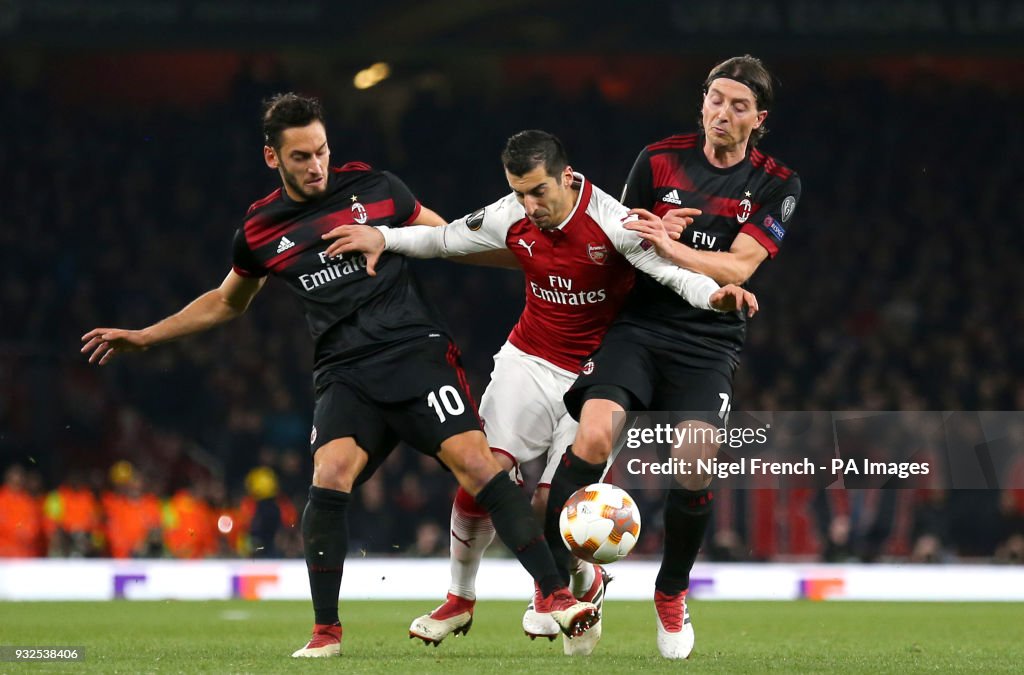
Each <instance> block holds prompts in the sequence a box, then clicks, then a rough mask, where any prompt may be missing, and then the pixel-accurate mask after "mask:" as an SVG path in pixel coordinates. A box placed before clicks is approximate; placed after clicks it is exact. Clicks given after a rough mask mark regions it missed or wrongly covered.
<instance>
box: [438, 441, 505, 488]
mask: <svg viewBox="0 0 1024 675" xmlns="http://www.w3.org/2000/svg"><path fill="white" fill-rule="evenodd" d="M438 456H439V457H440V458H441V461H443V462H444V463H445V465H446V466H447V467H448V468H449V469H451V470H452V473H454V474H455V478H456V479H458V481H459V485H461V486H462V487H463V488H464V489H465V490H466V491H467V492H469V493H470V494H471V495H473V496H476V493H477V492H479V491H480V489H481V488H483V486H484V485H486V484H487V482H488V481H490V480H491V479H492V478H494V476H495V475H496V474H498V473H501V472H502V466H501V465H500V464H499V463H498V460H497V459H495V457H494V454H492V453H491V449H490V447H488V445H487V441H486V439H485V438H484V435H483V434H482V433H480V432H479V431H475V432H473V431H470V432H466V433H464V434H458V435H457V436H452V437H451V438H449V439H448V440H446V441H445V442H444V443H442V444H441V451H440V452H439V453H438Z"/></svg>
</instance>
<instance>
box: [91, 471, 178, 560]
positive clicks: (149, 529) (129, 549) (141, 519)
mask: <svg viewBox="0 0 1024 675" xmlns="http://www.w3.org/2000/svg"><path fill="white" fill-rule="evenodd" d="M110 482H111V483H112V484H113V485H114V491H112V492H107V493H106V494H104V495H103V499H102V502H103V514H104V520H105V532H106V538H107V546H108V548H109V551H110V556H111V557H112V558H152V557H160V556H161V555H162V553H163V542H162V539H161V533H160V521H161V509H160V500H159V499H157V497H156V495H154V494H151V493H148V492H144V491H143V489H142V478H141V477H140V476H139V475H138V474H137V473H136V472H135V468H134V467H133V466H132V465H131V463H129V462H126V461H123V460H122V461H120V462H116V463H115V464H114V465H113V466H112V467H111V468H110Z"/></svg>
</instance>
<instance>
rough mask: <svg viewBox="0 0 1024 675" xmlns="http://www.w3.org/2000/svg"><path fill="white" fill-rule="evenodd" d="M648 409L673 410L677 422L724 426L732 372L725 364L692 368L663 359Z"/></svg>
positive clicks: (730, 407)
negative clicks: (693, 421)
mask: <svg viewBox="0 0 1024 675" xmlns="http://www.w3.org/2000/svg"><path fill="white" fill-rule="evenodd" d="M661 372H662V377H661V378H660V379H659V381H658V383H657V386H656V387H655V390H654V395H653V397H652V401H651V410H659V411H672V413H673V415H675V416H676V417H678V418H679V420H680V421H685V420H699V421H702V422H706V423H708V424H710V425H714V426H716V427H721V426H724V425H725V423H726V422H727V421H728V414H729V411H730V410H732V372H731V368H730V367H729V366H728V365H727V364H725V363H722V364H714V365H712V364H709V365H708V366H694V365H691V364H683V363H678V362H673V361H672V360H670V358H668V357H666V359H665V360H664V362H663V365H662V371H661Z"/></svg>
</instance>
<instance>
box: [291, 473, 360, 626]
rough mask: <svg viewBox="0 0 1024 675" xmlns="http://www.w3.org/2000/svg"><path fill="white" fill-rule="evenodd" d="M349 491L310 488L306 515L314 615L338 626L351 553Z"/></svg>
mask: <svg viewBox="0 0 1024 675" xmlns="http://www.w3.org/2000/svg"><path fill="white" fill-rule="evenodd" d="M350 499H351V495H350V494H349V493H347V492H339V491H337V490H328V489H326V488H318V487H312V486H311V487H310V488H309V501H308V502H306V510H305V511H303V512H302V547H303V550H304V551H305V554H306V570H307V571H308V572H309V590H310V593H311V594H312V596H313V613H314V614H315V616H316V622H317V623H319V624H335V623H338V592H339V591H340V590H341V573H342V570H343V569H344V567H345V553H346V552H348V502H349V500H350Z"/></svg>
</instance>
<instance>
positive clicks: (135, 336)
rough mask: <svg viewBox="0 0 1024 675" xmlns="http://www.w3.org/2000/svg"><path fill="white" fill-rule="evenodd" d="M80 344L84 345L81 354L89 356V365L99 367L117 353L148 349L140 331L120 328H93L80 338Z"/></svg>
mask: <svg viewBox="0 0 1024 675" xmlns="http://www.w3.org/2000/svg"><path fill="white" fill-rule="evenodd" d="M82 342H84V343H85V346H84V347H82V353H83V354H88V355H89V363H98V364H100V365H101V366H102V365H104V364H106V362H107V361H109V360H110V359H112V358H114V354H117V353H118V352H139V351H142V350H144V349H147V348H148V347H149V345H147V344H146V341H145V340H144V339H143V337H142V331H140V330H122V329H121V328H93V329H92V330H91V331H89V332H88V333H86V334H85V335H83V336H82Z"/></svg>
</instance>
